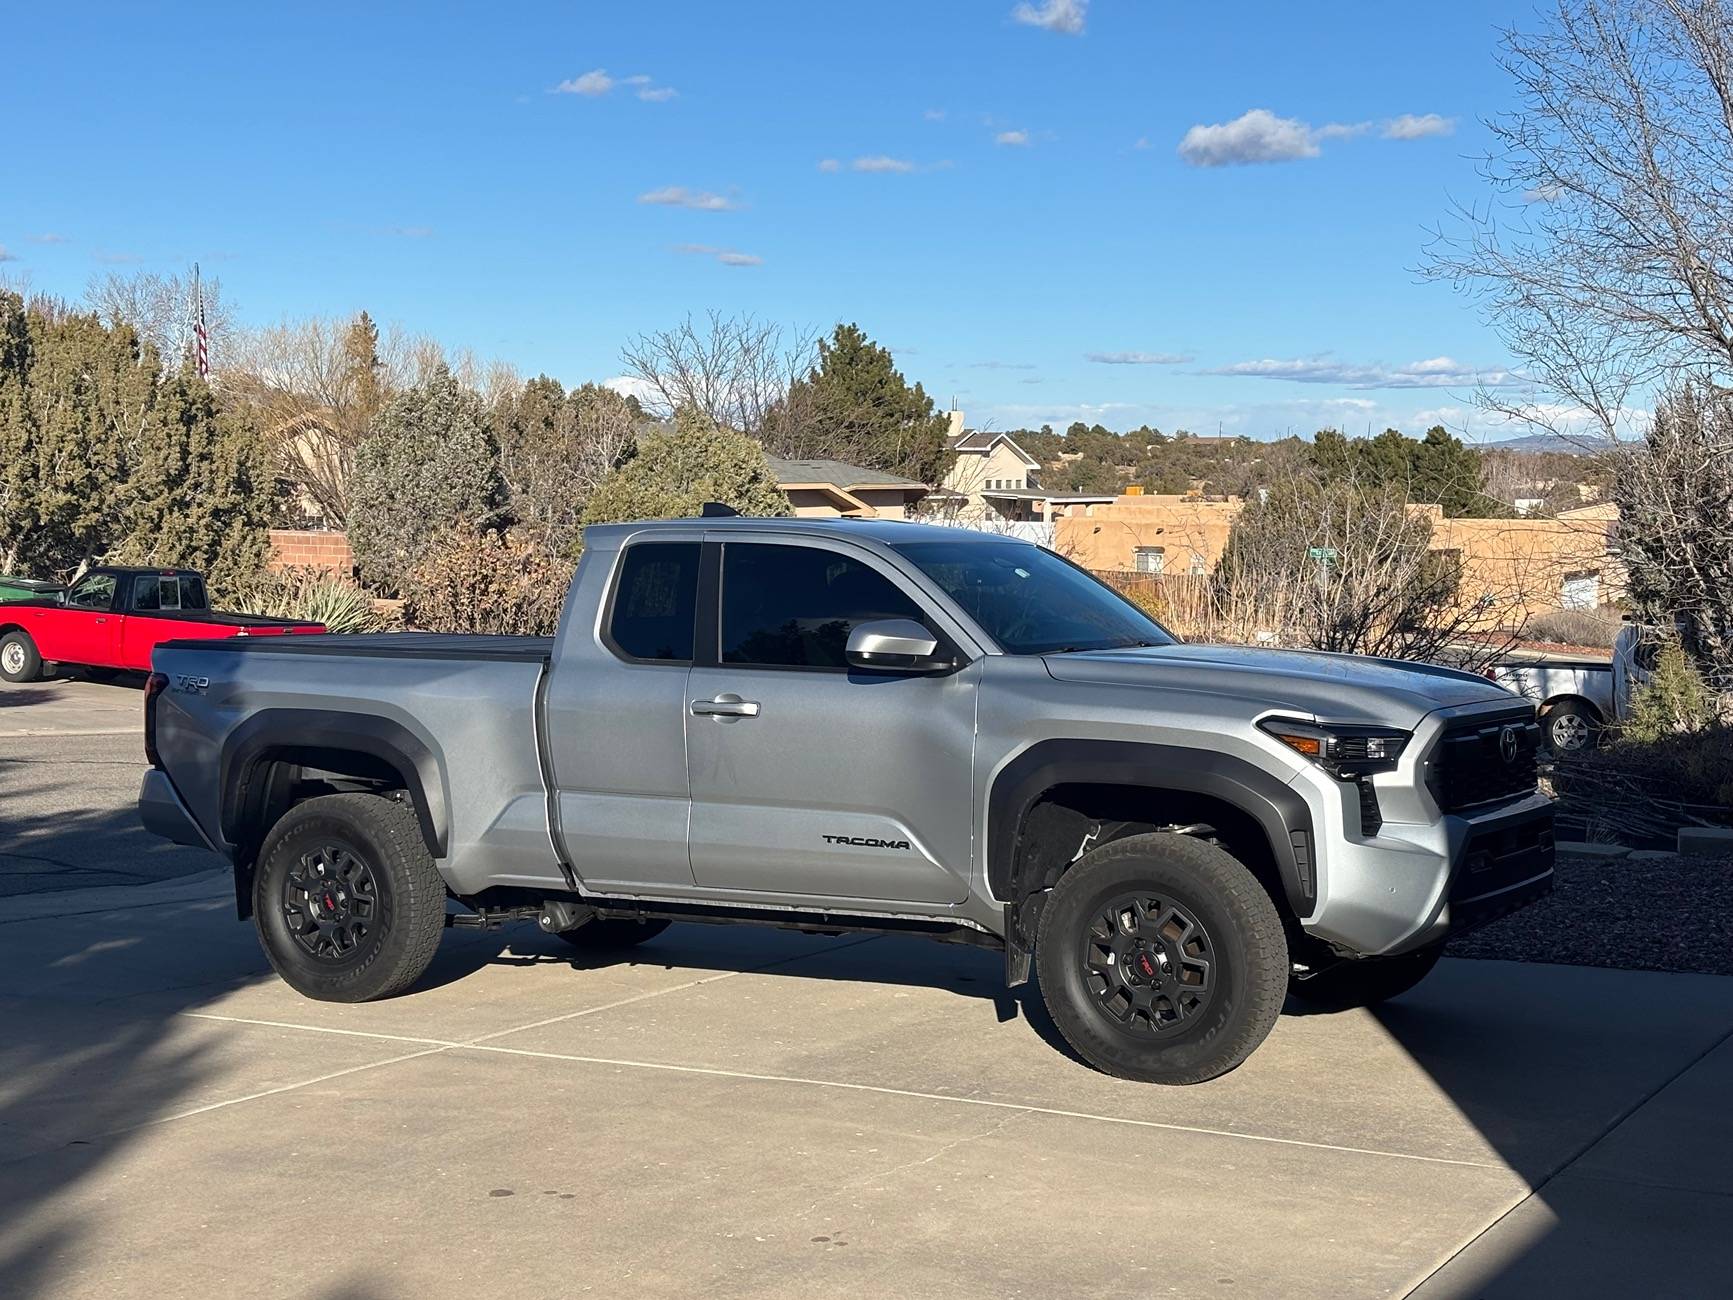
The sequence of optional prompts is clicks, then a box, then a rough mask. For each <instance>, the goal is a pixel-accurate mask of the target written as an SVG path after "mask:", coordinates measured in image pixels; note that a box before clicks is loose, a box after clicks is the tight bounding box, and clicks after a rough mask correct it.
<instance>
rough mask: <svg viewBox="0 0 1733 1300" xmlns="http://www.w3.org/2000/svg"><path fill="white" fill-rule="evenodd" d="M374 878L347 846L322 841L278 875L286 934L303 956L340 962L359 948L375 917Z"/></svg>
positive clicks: (377, 893)
mask: <svg viewBox="0 0 1733 1300" xmlns="http://www.w3.org/2000/svg"><path fill="white" fill-rule="evenodd" d="M380 907H381V900H380V886H379V880H378V878H377V877H375V875H374V874H373V868H372V867H371V866H369V865H368V864H367V861H366V859H365V858H363V857H362V856H361V854H360V853H359V852H358V851H357V850H356V849H355V848H354V847H353V846H351V845H349V844H345V843H343V842H341V841H338V840H329V841H322V842H320V843H319V844H317V845H316V846H315V847H313V848H310V849H308V850H307V851H306V852H304V853H302V854H301V855H300V859H299V861H298V863H297V864H296V865H295V866H292V867H291V868H290V869H289V871H288V872H287V873H285V875H284V877H283V913H284V916H285V918H286V919H287V921H288V923H289V933H290V935H291V936H292V937H293V938H294V940H295V943H296V944H297V945H298V946H299V947H300V948H301V950H302V951H303V952H305V953H306V954H307V955H308V956H309V957H312V958H314V959H315V960H318V961H321V962H332V963H342V962H345V961H348V960H350V959H352V958H353V957H354V956H355V954H356V953H357V952H358V951H360V950H361V949H362V947H363V946H364V944H365V943H366V941H367V938H368V935H369V934H370V933H371V932H372V930H373V927H374V926H375V924H376V923H377V922H378V918H379V909H380Z"/></svg>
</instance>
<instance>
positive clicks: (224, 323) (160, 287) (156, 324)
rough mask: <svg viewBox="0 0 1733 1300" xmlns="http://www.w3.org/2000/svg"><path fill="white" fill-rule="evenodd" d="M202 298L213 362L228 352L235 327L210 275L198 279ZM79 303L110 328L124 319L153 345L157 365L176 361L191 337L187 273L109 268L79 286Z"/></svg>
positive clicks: (173, 365)
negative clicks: (81, 291) (125, 271)
mask: <svg viewBox="0 0 1733 1300" xmlns="http://www.w3.org/2000/svg"><path fill="white" fill-rule="evenodd" d="M199 290H200V296H201V297H202V298H203V299H204V307H205V334H206V337H207V339H208V341H209V354H210V359H211V365H212V366H213V367H219V366H221V365H223V364H224V363H225V361H226V360H227V359H228V358H229V356H230V350H231V348H232V347H233V345H234V343H235V339H236V336H237V334H238V333H239V330H238V327H237V326H236V324H235V319H234V312H233V310H232V309H231V308H230V307H229V304H228V303H226V302H224V301H223V284H222V281H221V280H218V279H217V278H216V277H214V276H208V275H207V276H203V277H201V279H200V281H199ZM84 303H85V306H86V307H88V308H89V309H90V310H91V311H93V312H95V313H96V315H97V317H98V318H99V319H100V320H101V321H102V323H103V324H104V325H107V326H109V327H110V328H112V327H114V326H115V325H120V324H126V325H130V326H132V328H133V329H134V330H136V331H137V332H138V336H139V337H140V338H141V339H142V340H144V341H145V342H146V343H149V344H150V345H151V346H152V347H154V348H155V349H156V350H157V355H158V356H159V357H161V358H162V364H163V365H164V366H166V367H168V368H170V369H176V368H178V367H179V366H180V364H181V362H182V361H184V360H185V359H186V357H187V355H188V352H189V349H190V348H191V347H192V341H193V301H192V278H191V277H190V276H181V275H160V274H158V273H156V272H155V271H134V272H131V273H128V274H123V273H121V272H117V271H111V272H109V273H108V274H107V275H102V276H97V277H95V278H94V279H92V280H91V281H90V283H89V284H88V285H86V286H85V290H84Z"/></svg>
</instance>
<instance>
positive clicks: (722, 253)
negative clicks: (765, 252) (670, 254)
mask: <svg viewBox="0 0 1733 1300" xmlns="http://www.w3.org/2000/svg"><path fill="white" fill-rule="evenodd" d="M674 251H675V252H676V253H689V254H691V255H692V256H694V257H714V258H715V259H716V260H717V261H718V262H720V263H722V265H723V266H763V265H764V259H763V258H762V257H760V256H758V254H757V253H739V252H736V251H735V250H734V249H732V248H717V247H715V246H714V245H711V244H676V245H674Z"/></svg>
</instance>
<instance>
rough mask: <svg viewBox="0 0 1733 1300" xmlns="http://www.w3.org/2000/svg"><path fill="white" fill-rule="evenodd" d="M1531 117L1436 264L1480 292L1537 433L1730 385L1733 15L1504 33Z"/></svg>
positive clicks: (1492, 162) (1685, 12) (1507, 409)
mask: <svg viewBox="0 0 1733 1300" xmlns="http://www.w3.org/2000/svg"><path fill="white" fill-rule="evenodd" d="M1502 62H1503V65H1504V67H1505V68H1506V70H1507V71H1508V72H1509V73H1510V75H1511V77H1512V78H1513V79H1514V80H1515V82H1516V85H1517V89H1518V94H1519V98H1520V106H1519V107H1518V108H1517V109H1516V110H1515V111H1514V112H1512V113H1510V114H1507V115H1505V116H1504V117H1501V118H1498V119H1496V120H1495V121H1493V122H1491V123H1489V124H1488V125H1489V126H1490V128H1491V130H1492V132H1493V134H1494V137H1495V139H1496V141H1497V147H1496V149H1495V150H1494V152H1493V153H1492V155H1491V156H1490V157H1489V158H1488V159H1487V160H1486V162H1485V164H1484V168H1483V171H1484V174H1485V176H1486V178H1487V179H1488V180H1489V181H1490V183H1491V185H1492V188H1493V198H1492V200H1491V201H1490V202H1489V203H1487V204H1485V205H1483V206H1475V207H1470V208H1468V209H1466V210H1464V211H1463V212H1462V213H1461V214H1460V215H1461V216H1462V217H1463V218H1464V220H1463V222H1462V228H1461V229H1460V230H1459V231H1457V232H1455V233H1452V234H1445V233H1443V232H1441V233H1440V235H1439V237H1438V239H1437V240H1436V241H1435V242H1434V243H1433V245H1432V247H1431V248H1430V250H1429V255H1428V264H1427V270H1428V272H1429V273H1430V274H1431V275H1432V276H1433V277H1434V278H1438V279H1442V280H1445V281H1448V282H1451V283H1454V284H1455V285H1456V286H1458V287H1459V288H1461V289H1462V290H1464V291H1465V292H1467V293H1468V294H1470V295H1471V296H1473V297H1475V298H1477V299H1478V300H1479V301H1480V303H1481V304H1482V306H1483V309H1484V311H1485V313H1486V315H1487V317H1488V319H1489V320H1490V321H1491V323H1492V324H1493V325H1494V326H1495V327H1496V328H1497V330H1498V331H1499V333H1500V334H1501V336H1502V337H1503V339H1504V341H1505V343H1506V345H1507V346H1508V347H1509V349H1510V350H1511V352H1512V353H1513V354H1514V355H1515V356H1516V358H1517V359H1518V360H1519V362H1520V363H1521V366H1522V369H1523V370H1524V371H1525V372H1526V374H1527V375H1528V376H1529V377H1530V378H1531V379H1532V380H1533V382H1534V385H1535V387H1536V389H1537V390H1538V392H1531V393H1528V394H1524V395H1521V396H1512V395H1510V394H1509V393H1505V394H1499V393H1495V392H1485V393H1483V395H1482V401H1483V403H1485V404H1486V405H1488V406H1489V407H1492V408H1494V409H1496V410H1498V411H1501V412H1503V413H1505V414H1508V415H1510V416H1513V417H1515V418H1518V419H1521V420H1523V421H1525V422H1527V423H1530V424H1533V425H1536V426H1539V427H1543V428H1548V429H1552V430H1554V431H1565V432H1568V431H1570V430H1572V429H1574V428H1578V427H1580V426H1581V425H1582V424H1583V423H1584V422H1585V416H1584V413H1585V412H1586V423H1587V424H1588V425H1589V427H1590V428H1592V430H1593V431H1594V432H1595V433H1596V434H1598V435H1603V436H1606V437H1618V436H1620V435H1621V434H1626V433H1629V432H1630V431H1632V429H1633V427H1640V425H1641V423H1642V418H1641V412H1640V409H1638V410H1635V411H1634V410H1633V408H1642V407H1644V406H1646V405H1647V403H1648V402H1649V401H1651V400H1652V398H1653V395H1654V394H1655V393H1656V392H1658V391H1661V390H1663V389H1668V390H1676V389H1678V388H1679V387H1680V386H1682V385H1683V384H1685V383H1687V382H1689V383H1693V384H1696V385H1697V386H1699V387H1701V388H1705V389H1708V390H1723V389H1726V388H1727V387H1728V385H1729V383H1730V382H1733V227H1730V225H1729V213H1733V15H1730V14H1729V10H1728V6H1727V4H1726V2H1725V0H1559V3H1558V7H1557V9H1556V11H1555V12H1554V13H1553V14H1552V15H1551V18H1550V21H1549V22H1548V23H1547V25H1546V26H1545V27H1543V28H1542V29H1541V30H1539V31H1536V32H1522V31H1515V30H1511V31H1507V32H1506V33H1505V35H1504V41H1503V58H1502Z"/></svg>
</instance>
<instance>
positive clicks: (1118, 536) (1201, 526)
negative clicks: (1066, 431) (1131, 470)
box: [1055, 495, 1625, 622]
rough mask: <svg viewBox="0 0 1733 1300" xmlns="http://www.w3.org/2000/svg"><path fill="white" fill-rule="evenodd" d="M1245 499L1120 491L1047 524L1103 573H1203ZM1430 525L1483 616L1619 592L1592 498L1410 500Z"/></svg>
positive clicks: (1617, 596) (1609, 520)
mask: <svg viewBox="0 0 1733 1300" xmlns="http://www.w3.org/2000/svg"><path fill="white" fill-rule="evenodd" d="M1244 508H1245V502H1244V501H1243V500H1241V499H1240V498H1238V497H1227V498H1222V499H1218V500H1208V499H1202V498H1197V497H1185V496H1172V495H1148V496H1140V495H1126V496H1120V497H1117V498H1115V499H1114V501H1113V502H1112V504H1111V505H1096V506H1093V507H1092V508H1091V509H1090V510H1089V511H1088V512H1087V513H1086V514H1083V513H1077V512H1074V511H1073V512H1068V513H1066V514H1064V515H1062V516H1060V517H1058V518H1057V519H1056V521H1055V543H1056V545H1057V547H1058V549H1059V551H1060V553H1061V554H1063V555H1067V556H1070V557H1071V558H1072V559H1073V560H1075V561H1076V562H1077V563H1079V564H1081V565H1083V566H1084V567H1085V568H1088V569H1095V570H1097V571H1101V572H1116V573H1146V574H1151V575H1178V576H1187V577H1202V576H1205V575H1208V574H1210V573H1213V572H1214V571H1215V567H1216V564H1217V563H1218V562H1219V561H1220V559H1221V556H1222V551H1223V550H1224V549H1226V547H1227V543H1228V535H1229V534H1230V533H1231V532H1232V531H1233V525H1234V520H1235V519H1236V518H1238V517H1239V513H1240V511H1241V510H1243V509H1244ZM1410 509H1412V510H1415V511H1419V512H1422V513H1424V514H1426V515H1428V516H1429V517H1430V519H1431V522H1432V544H1431V549H1433V550H1434V551H1438V552H1442V553H1445V554H1447V555H1450V556H1452V557H1453V558H1454V559H1455V561H1456V563H1457V568H1458V572H1459V573H1460V574H1461V578H1460V585H1459V588H1458V592H1457V600H1458V602H1459V604H1460V605H1461V606H1462V607H1464V608H1472V607H1476V606H1478V607H1480V608H1482V609H1484V610H1485V611H1486V615H1487V619H1488V622H1497V621H1498V620H1499V619H1500V618H1503V617H1506V616H1508V615H1510V614H1513V613H1517V612H1527V613H1534V612H1538V611H1541V610H1549V609H1595V608H1598V607H1600V606H1602V605H1606V604H1612V603H1616V602H1617V601H1619V600H1621V599H1622V598H1623V595H1624V581H1625V575H1624V569H1623V566H1622V565H1621V564H1620V563H1619V562H1618V559H1617V557H1616V556H1615V555H1614V554H1613V551H1612V538H1613V534H1614V531H1615V530H1616V529H1617V527H1618V520H1619V512H1618V507H1617V506H1615V505H1613V504H1612V503H1611V502H1600V503H1597V504H1595V505H1590V506H1584V507H1582V508H1581V509H1577V510H1565V511H1561V512H1560V513H1559V514H1558V515H1557V516H1556V517H1555V518H1552V519H1447V518H1445V517H1444V512H1443V509H1442V507H1440V506H1436V505H1414V506H1411V507H1410Z"/></svg>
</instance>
